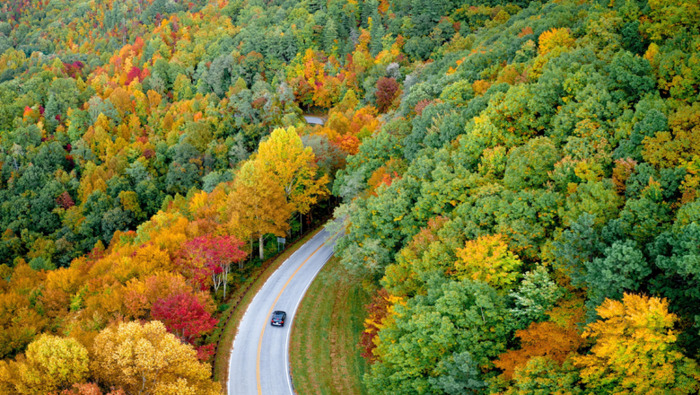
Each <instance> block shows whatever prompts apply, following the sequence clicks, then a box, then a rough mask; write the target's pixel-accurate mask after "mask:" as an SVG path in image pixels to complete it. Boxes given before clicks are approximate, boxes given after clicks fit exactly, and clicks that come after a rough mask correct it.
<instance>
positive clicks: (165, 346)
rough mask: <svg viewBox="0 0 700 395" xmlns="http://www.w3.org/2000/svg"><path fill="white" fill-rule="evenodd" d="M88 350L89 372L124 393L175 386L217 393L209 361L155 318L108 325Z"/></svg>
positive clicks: (159, 390) (151, 391)
mask: <svg viewBox="0 0 700 395" xmlns="http://www.w3.org/2000/svg"><path fill="white" fill-rule="evenodd" d="M92 354H93V355H94V359H93V360H92V361H91V362H90V370H91V372H92V374H93V376H95V378H96V379H98V380H99V381H100V382H102V383H104V384H105V385H111V386H115V387H121V388H123V389H124V391H125V392H126V393H140V394H166V393H172V392H171V390H172V388H178V387H179V388H180V389H181V392H180V393H197V394H212V395H214V394H219V393H221V386H220V385H219V383H217V382H214V381H212V380H211V368H210V367H209V365H208V364H205V363H201V362H198V361H197V353H196V352H195V350H194V348H192V346H191V345H189V344H185V343H182V342H181V341H180V340H179V339H178V338H177V337H175V335H173V334H170V333H168V332H167V331H166V329H165V326H164V325H163V324H162V323H161V322H159V321H151V322H147V323H145V324H141V323H138V322H129V323H120V324H118V325H117V326H115V327H108V328H106V329H104V330H103V331H102V332H100V333H99V334H98V335H97V337H95V342H94V345H93V348H92ZM185 390H186V392H185Z"/></svg>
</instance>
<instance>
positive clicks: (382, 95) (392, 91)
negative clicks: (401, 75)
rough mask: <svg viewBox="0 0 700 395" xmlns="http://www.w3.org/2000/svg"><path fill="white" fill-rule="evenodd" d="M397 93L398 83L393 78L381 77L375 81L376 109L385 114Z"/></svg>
mask: <svg viewBox="0 0 700 395" xmlns="http://www.w3.org/2000/svg"><path fill="white" fill-rule="evenodd" d="M398 91H399V83H398V82H396V80H395V79H394V78H386V77H382V78H380V79H379V80H378V81H377V93H376V95H377V109H378V110H379V112H386V110H387V109H388V108H389V106H391V103H392V102H393V101H394V98H396V93H397V92H398Z"/></svg>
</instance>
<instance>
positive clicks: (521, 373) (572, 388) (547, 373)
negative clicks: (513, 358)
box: [504, 357, 583, 395]
mask: <svg viewBox="0 0 700 395" xmlns="http://www.w3.org/2000/svg"><path fill="white" fill-rule="evenodd" d="M578 379H579V377H578V371H577V370H576V368H575V367H574V366H573V363H571V361H566V362H565V363H564V364H562V365H560V364H559V363H557V362H556V361H554V360H553V359H551V358H549V357H534V358H531V359H530V360H529V361H528V362H527V363H526V364H525V366H523V367H521V368H519V369H516V370H515V375H514V377H513V380H514V383H513V386H511V387H510V388H508V390H507V391H505V392H504V394H505V395H525V394H556V395H576V394H581V393H583V391H582V390H581V389H580V388H579V387H578Z"/></svg>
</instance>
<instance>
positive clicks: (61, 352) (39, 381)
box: [0, 334, 89, 394]
mask: <svg viewBox="0 0 700 395" xmlns="http://www.w3.org/2000/svg"><path fill="white" fill-rule="evenodd" d="M88 362H89V360H88V351H87V349H86V348H85V347H83V345H81V344H80V343H78V341H77V340H75V339H72V338H61V337H58V336H52V335H46V334H44V335H41V337H39V338H38V339H37V340H35V341H33V342H32V343H31V344H30V345H29V347H27V352H26V358H25V359H24V360H21V359H20V360H19V361H18V362H10V363H9V364H3V365H2V366H0V370H2V371H3V372H0V381H2V382H3V383H2V384H0V389H4V390H7V391H11V392H13V393H20V394H38V393H49V392H52V391H58V390H61V389H67V388H70V386H71V385H72V384H74V383H80V382H82V381H83V380H84V379H85V378H86V377H87V374H88Z"/></svg>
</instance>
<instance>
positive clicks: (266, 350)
mask: <svg viewBox="0 0 700 395" xmlns="http://www.w3.org/2000/svg"><path fill="white" fill-rule="evenodd" d="M335 239H336V237H335V235H331V234H329V233H328V231H326V230H322V231H320V232H319V233H318V234H316V236H314V237H313V238H312V239H311V240H309V241H307V242H306V244H304V245H303V246H301V247H300V248H299V249H298V250H297V251H296V252H295V253H294V254H292V256H290V257H289V258H288V259H287V260H286V261H285V262H284V263H283V264H282V265H281V266H280V268H279V269H277V271H275V273H274V274H272V276H270V278H269V279H268V280H267V282H266V283H265V285H263V287H262V288H261V289H260V291H259V292H258V294H257V295H255V298H253V301H252V302H251V304H250V306H248V310H247V311H246V313H245V315H244V316H243V320H242V321H241V323H240V324H239V327H238V333H237V334H236V338H235V340H234V341H233V350H232V351H231V359H230V362H229V373H228V393H229V394H231V395H233V394H243V395H255V394H264V395H283V394H293V393H294V389H293V387H292V382H291V378H290V376H289V335H290V331H291V327H292V323H293V321H294V314H295V312H296V310H297V307H298V306H299V303H300V302H301V299H302V298H303V297H304V293H305V292H306V289H307V288H308V287H309V285H311V282H312V281H313V279H314V278H315V277H316V274H318V272H319V271H320V270H321V268H322V267H323V265H324V264H325V263H326V262H327V261H328V259H329V258H330V257H331V255H333V245H334V244H335ZM274 310H283V311H286V312H287V319H286V320H285V323H284V326H283V327H278V326H271V325H270V319H271V316H272V312H273V311H274Z"/></svg>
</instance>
